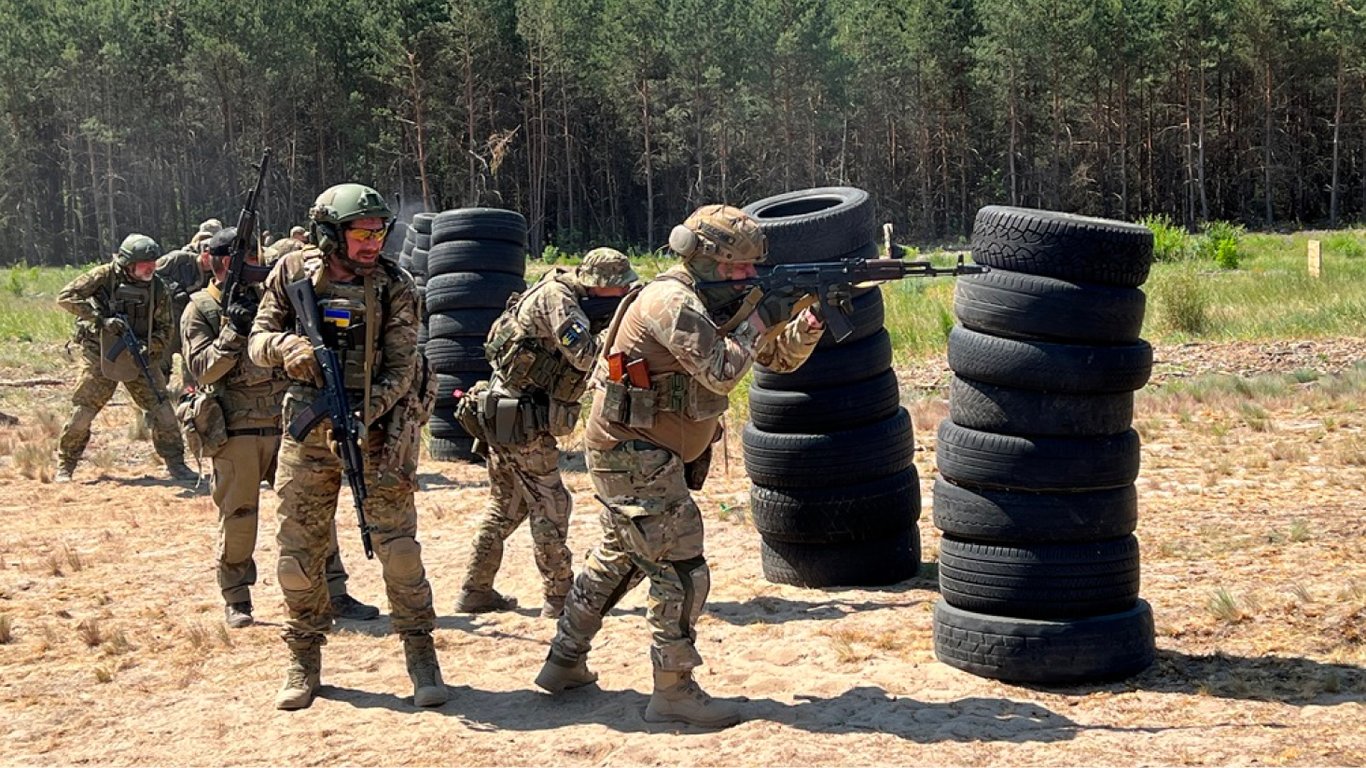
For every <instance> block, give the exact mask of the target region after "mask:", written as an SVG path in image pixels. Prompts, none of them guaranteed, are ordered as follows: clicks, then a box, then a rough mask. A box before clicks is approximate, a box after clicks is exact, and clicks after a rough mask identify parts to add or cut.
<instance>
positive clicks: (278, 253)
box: [261, 227, 308, 266]
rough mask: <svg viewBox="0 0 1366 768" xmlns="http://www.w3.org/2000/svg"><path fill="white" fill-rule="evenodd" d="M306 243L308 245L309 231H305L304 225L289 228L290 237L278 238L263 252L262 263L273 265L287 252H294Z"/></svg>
mask: <svg viewBox="0 0 1366 768" xmlns="http://www.w3.org/2000/svg"><path fill="white" fill-rule="evenodd" d="M306 245H308V233H306V232H305V231H304V228H303V227H295V228H293V229H291V230H289V237H286V238H282V239H280V240H276V241H275V242H274V243H271V245H270V247H269V248H267V249H266V250H265V251H264V252H262V254H261V263H263V264H265V265H266V266H271V265H273V264H274V263H275V262H277V261H279V260H280V259H281V258H282V257H283V256H284V255H285V254H287V253H293V252H294V251H297V250H299V249H300V248H303V247H304V246H306Z"/></svg>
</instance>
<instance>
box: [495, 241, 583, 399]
mask: <svg viewBox="0 0 1366 768" xmlns="http://www.w3.org/2000/svg"><path fill="white" fill-rule="evenodd" d="M567 274H569V272H568V270H565V269H562V268H557V269H555V270H554V271H551V272H547V273H546V274H545V275H542V277H541V279H540V280H539V281H537V283H536V284H535V285H533V286H531V287H530V288H528V289H527V290H526V291H525V292H523V293H514V294H513V295H512V296H511V297H510V298H509V299H508V303H507V308H506V309H504V310H503V314H501V315H499V316H498V319H497V320H494V321H493V326H492V327H490V328H489V336H488V341H487V342H486V343H485V344H484V356H485V357H486V358H488V361H489V363H490V364H491V365H492V366H493V369H494V371H495V372H496V373H497V374H498V377H499V379H501V381H502V383H503V384H504V385H505V386H507V387H509V388H511V389H515V390H517V391H519V392H522V393H524V394H533V393H537V392H544V393H546V394H547V395H549V396H550V397H551V399H553V400H558V401H560V402H572V403H577V402H578V401H579V399H580V398H582V397H583V393H584V391H585V390H586V389H587V387H588V374H587V373H586V372H584V371H580V370H579V369H577V368H575V367H574V366H573V365H571V364H570V363H569V360H568V359H566V358H565V356H564V355H563V354H561V353H560V351H559V349H558V348H556V347H551V346H547V344H546V342H545V340H544V339H541V338H539V337H538V336H536V335H535V334H534V333H533V332H532V330H533V329H532V328H530V327H528V325H527V324H525V323H523V322H522V321H521V320H519V318H518V312H519V310H520V309H521V307H522V304H523V302H525V301H526V300H527V299H528V298H529V297H530V296H531V295H532V294H534V293H536V292H537V291H539V290H542V289H543V288H544V287H545V286H547V285H549V284H550V283H551V282H558V283H560V284H561V285H566V286H567V284H566V283H565V282H564V281H563V280H562V278H563V276H565V275H567ZM567 287H569V288H570V290H574V289H573V286H567Z"/></svg>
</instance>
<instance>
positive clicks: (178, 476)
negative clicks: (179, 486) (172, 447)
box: [166, 459, 199, 480]
mask: <svg viewBox="0 0 1366 768" xmlns="http://www.w3.org/2000/svg"><path fill="white" fill-rule="evenodd" d="M166 474H168V475H170V476H171V479H172V480H198V479H199V473H198V472H196V471H194V470H193V469H190V465H188V464H186V463H185V460H184V459H167V460H166Z"/></svg>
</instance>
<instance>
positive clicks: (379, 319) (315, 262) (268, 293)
mask: <svg viewBox="0 0 1366 768" xmlns="http://www.w3.org/2000/svg"><path fill="white" fill-rule="evenodd" d="M324 259H325V257H324V256H323V253H322V251H320V250H318V249H317V248H315V247H312V246H310V247H308V248H304V249H302V250H298V251H294V252H292V253H289V254H287V255H285V257H284V258H283V259H281V260H280V261H279V262H278V263H277V264H276V266H275V268H274V269H272V270H271V273H270V276H269V277H267V278H266V282H265V286H264V291H263V293H262V296H261V306H260V308H259V309H258V310H257V312H256V322H255V323H254V324H253V325H252V329H251V336H250V337H249V338H248V339H247V354H248V355H249V356H250V358H251V361H252V362H253V363H255V364H256V365H259V366H261V367H263V368H272V369H273V368H280V367H282V365H283V360H284V357H283V355H282V353H281V351H280V344H281V342H282V341H283V340H284V338H285V337H287V336H291V335H294V334H296V333H297V330H298V328H297V318H296V317H295V315H294V309H293V307H291V306H290V304H289V297H288V296H287V295H286V294H285V286H287V285H288V284H289V283H292V282H294V281H296V280H301V279H310V280H312V281H313V289H314V292H315V293H316V294H317V296H318V299H319V300H320V301H322V300H326V299H328V298H330V297H332V296H334V295H335V294H336V293H338V292H341V291H343V290H344V289H345V288H346V286H336V287H334V286H333V284H332V282H331V280H330V279H329V278H328V277H327V268H326V263H325V261H324ZM367 281H373V282H374V289H375V295H376V296H377V297H378V307H377V311H376V313H375V317H376V325H377V326H378V327H377V328H373V329H371V331H369V333H370V334H371V338H373V339H375V342H376V343H375V345H374V357H373V364H372V366H371V376H370V407H369V410H368V411H367V412H365V413H364V414H362V419H363V420H364V422H365V423H366V424H367V425H374V424H375V423H376V422H378V421H379V419H380V418H381V417H383V416H384V415H385V414H387V413H389V412H390V410H392V409H393V407H394V406H395V405H396V404H397V403H398V401H399V399H400V398H402V397H403V396H404V395H406V394H408V392H409V391H410V390H411V389H412V388H413V377H414V376H415V375H416V373H417V370H418V368H417V362H418V361H417V354H418V353H417V327H418V317H417V288H416V286H415V285H414V284H413V279H412V278H411V277H409V276H408V274H407V273H406V272H404V271H403V270H401V269H399V268H398V267H397V266H396V265H394V264H393V263H392V262H390V261H387V260H385V259H380V267H379V269H378V270H377V271H376V272H375V274H374V275H373V276H371V277H370V278H367ZM357 285H360V283H357ZM351 290H354V287H352V288H351ZM317 394H318V390H317V388H316V387H314V386H313V384H312V383H311V382H308V383H305V382H294V383H292V384H291V385H290V388H289V392H288V394H287V395H286V398H287V400H289V399H293V400H297V401H299V404H300V405H303V406H306V405H307V404H309V403H312V401H313V399H314V398H316V397H317ZM355 406H356V408H357V409H358V410H360V409H361V408H362V406H361V403H360V402H359V400H357V401H356V402H355ZM289 409H290V406H289V404H288V403H287V404H286V408H285V410H286V411H288V410H289Z"/></svg>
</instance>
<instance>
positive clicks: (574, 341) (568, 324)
mask: <svg viewBox="0 0 1366 768" xmlns="http://www.w3.org/2000/svg"><path fill="white" fill-rule="evenodd" d="M555 336H556V337H557V338H558V339H559V342H560V346H563V347H566V348H568V349H573V348H575V347H577V346H579V345H580V344H582V343H583V341H584V339H586V338H588V329H587V328H585V327H584V325H583V323H580V322H579V321H578V320H576V319H574V318H572V317H571V318H569V319H568V320H565V321H564V324H563V325H561V326H560V329H559V330H558V331H556V332H555Z"/></svg>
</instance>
